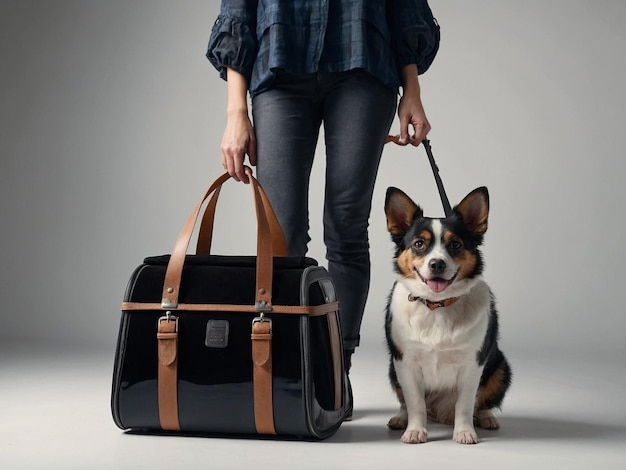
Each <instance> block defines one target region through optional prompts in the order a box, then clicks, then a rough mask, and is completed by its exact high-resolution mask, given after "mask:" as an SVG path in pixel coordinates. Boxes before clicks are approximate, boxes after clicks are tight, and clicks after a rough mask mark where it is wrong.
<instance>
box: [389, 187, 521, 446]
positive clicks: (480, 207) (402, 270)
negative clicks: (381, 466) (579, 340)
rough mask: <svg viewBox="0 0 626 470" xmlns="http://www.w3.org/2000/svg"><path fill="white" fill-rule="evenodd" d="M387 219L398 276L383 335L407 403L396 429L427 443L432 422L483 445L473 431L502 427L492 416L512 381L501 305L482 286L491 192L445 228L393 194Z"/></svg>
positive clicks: (471, 197)
mask: <svg viewBox="0 0 626 470" xmlns="http://www.w3.org/2000/svg"><path fill="white" fill-rule="evenodd" d="M385 213H386V215H387V228H388V230H389V233H390V234H391V238H392V240H393V242H394V243H395V245H396V252H395V257H394V262H395V270H396V272H397V275H398V277H397V280H396V282H395V284H394V286H393V289H392V291H391V293H390V295H389V300H388V304H387V311H386V318H385V333H386V338H387V345H388V348H389V353H390V357H391V364H390V368H389V378H390V380H391V383H392V386H393V387H394V389H395V391H396V394H397V396H398V399H399V401H400V412H399V413H398V414H397V415H396V416H394V417H393V418H391V419H390V420H389V423H388V426H389V428H391V429H401V430H404V434H403V435H402V441H403V442H406V443H420V442H426V440H427V431H426V422H427V419H430V420H432V421H436V422H439V423H446V424H454V432H453V438H454V440H455V441H456V442H459V443H462V444H475V443H477V442H478V436H477V434H476V430H475V429H474V426H475V425H477V426H479V427H481V428H484V429H498V428H499V427H500V425H499V423H498V421H497V420H496V418H495V417H494V415H493V414H492V409H493V408H499V407H500V406H501V404H502V400H503V398H504V395H505V393H506V391H507V389H508V388H509V385H510V383H511V378H512V375H511V369H510V367H509V364H508V362H507V360H506V358H505V357H504V355H503V354H502V352H501V351H500V349H499V348H498V314H497V311H496V307H495V302H494V298H493V295H492V293H491V291H490V289H489V286H488V285H487V283H486V282H485V281H484V280H483V278H482V277H481V273H482V271H483V260H482V256H481V253H480V251H479V246H480V245H481V244H482V241H483V236H484V234H485V232H486V231H487V218H488V215H489V193H488V192H487V188H484V187H482V188H478V189H476V190H474V191H472V192H471V193H470V194H468V195H467V196H466V197H465V198H464V199H463V200H462V201H461V203H460V204H458V205H457V206H456V207H454V209H453V211H452V214H451V215H449V216H448V217H446V218H441V219H437V218H428V217H424V215H423V212H422V209H421V208H420V207H419V206H417V205H416V204H415V203H414V202H413V201H412V200H411V199H410V198H409V196H407V195H406V194H405V193H404V192H402V191H401V190H399V189H397V188H389V189H388V190H387V196H386V199H385Z"/></svg>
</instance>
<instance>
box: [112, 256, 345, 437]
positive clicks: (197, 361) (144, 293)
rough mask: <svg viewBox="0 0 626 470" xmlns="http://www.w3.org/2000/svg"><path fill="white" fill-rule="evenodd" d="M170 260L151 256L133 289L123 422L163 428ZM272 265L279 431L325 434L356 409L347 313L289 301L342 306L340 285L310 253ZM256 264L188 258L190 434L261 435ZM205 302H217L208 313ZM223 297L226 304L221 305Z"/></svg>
mask: <svg viewBox="0 0 626 470" xmlns="http://www.w3.org/2000/svg"><path fill="white" fill-rule="evenodd" d="M172 256H173V255H172ZM169 262H170V256H169V255H165V256H159V257H151V258H146V259H145V260H144V262H143V263H142V264H141V265H140V266H139V267H137V268H136V270H135V272H134V273H133V274H132V276H131V279H130V281H129V283H128V287H127V290H126V294H125V296H124V303H123V307H122V316H121V322H120V329H119V338H118V345H117V350H116V357H115V364H114V373H113V386H112V396H111V408H112V414H113V419H114V421H115V423H116V424H117V426H119V427H120V428H122V429H133V430H139V431H141V430H147V431H161V430H163V429H164V428H163V427H162V424H161V422H160V418H159V375H158V368H159V353H158V347H159V346H158V339H157V327H158V325H159V322H160V319H162V318H163V315H164V309H163V308H161V302H162V292H163V286H164V283H165V278H166V271H167V269H168V264H169ZM272 265H273V269H272V273H273V279H272V283H271V285H272V303H273V305H274V306H281V307H279V308H281V309H282V310H280V313H279V312H277V311H275V310H277V308H275V309H274V310H272V309H270V310H269V311H266V312H264V313H263V315H262V316H263V318H264V320H265V321H267V320H269V321H271V330H272V352H271V356H272V358H271V360H272V367H273V370H272V381H271V390H272V397H271V402H272V404H273V424H274V428H275V434H276V435H278V436H294V437H299V438H308V439H323V438H326V437H329V436H330V435H332V434H334V433H335V432H336V430H337V429H338V428H339V426H340V425H341V423H342V421H343V419H344V415H345V412H346V410H347V408H348V404H347V403H346V399H347V397H346V392H345V383H344V371H343V367H341V372H340V373H339V374H338V369H337V354H338V353H339V354H341V349H339V351H337V345H339V348H341V345H340V338H337V336H338V332H339V331H340V329H339V324H338V312H337V311H336V309H335V311H328V309H326V310H325V311H324V312H323V313H321V314H320V313H316V314H307V313H290V312H288V313H285V309H288V308H289V306H312V307H315V306H328V305H329V304H333V303H334V302H335V301H336V298H335V291H334V287H333V283H332V280H331V278H330V276H329V275H328V272H327V271H326V269H325V268H323V267H320V266H318V265H317V262H316V261H315V260H313V259H311V258H295V257H273V260H272ZM256 267H257V257H255V256H216V255H208V254H206V255H203V254H200V255H186V256H185V259H184V265H183V268H182V276H181V280H180V289H179V290H180V292H179V294H178V301H179V306H178V308H177V309H176V310H175V314H176V318H177V320H176V321H177V334H178V339H177V341H178V343H177V344H178V346H177V366H176V369H177V385H176V389H177V414H178V421H179V424H180V429H179V430H180V431H181V432H190V433H198V432H201V433H215V434H219V435H257V434H259V431H258V428H257V427H256V426H255V414H254V394H255V391H254V380H255V379H254V373H253V361H252V342H251V325H252V324H253V321H255V319H258V318H259V313H258V312H256V311H255V310H254V308H249V307H248V306H254V305H255V282H256V277H257V271H256ZM137 305H139V306H141V308H139V309H137V308H136V306H137ZM206 305H209V306H215V307H214V308H211V310H210V311H205V310H203V307H202V306H206ZM222 305H223V306H226V307H227V308H226V307H225V308H224V309H223V310H220V306H222ZM334 305H336V304H334ZM125 306H126V307H127V308H125ZM129 306H130V307H129ZM237 306H242V307H241V309H238V307H237ZM341 366H343V361H342V360H341Z"/></svg>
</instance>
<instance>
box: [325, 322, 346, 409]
mask: <svg viewBox="0 0 626 470" xmlns="http://www.w3.org/2000/svg"><path fill="white" fill-rule="evenodd" d="M327 318H328V335H329V337H330V354H331V357H332V360H333V382H334V384H335V410H338V409H339V408H341V405H342V404H343V403H342V400H341V398H342V396H343V374H342V370H343V367H342V364H343V358H342V356H341V354H342V350H341V335H340V334H339V321H338V319H337V311H334V312H331V313H329V314H328V317H327Z"/></svg>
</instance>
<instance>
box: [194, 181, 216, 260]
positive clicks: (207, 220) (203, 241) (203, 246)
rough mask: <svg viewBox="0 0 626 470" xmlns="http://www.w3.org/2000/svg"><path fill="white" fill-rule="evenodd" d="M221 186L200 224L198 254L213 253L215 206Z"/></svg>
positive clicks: (197, 244) (210, 200) (207, 207)
mask: <svg viewBox="0 0 626 470" xmlns="http://www.w3.org/2000/svg"><path fill="white" fill-rule="evenodd" d="M221 189H222V187H221V186H220V187H219V188H217V189H216V190H215V192H214V193H213V196H212V197H211V199H209V203H208V204H207V206H206V209H204V215H203V216H202V222H201V223H200V232H199V233H198V242H197V243H196V254H203V253H206V254H209V253H211V242H212V240H213V223H214V221H215V206H217V199H218V198H219V197H220V190H221Z"/></svg>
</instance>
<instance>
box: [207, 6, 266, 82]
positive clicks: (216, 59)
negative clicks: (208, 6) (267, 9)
mask: <svg viewBox="0 0 626 470" xmlns="http://www.w3.org/2000/svg"><path fill="white" fill-rule="evenodd" d="M257 50H258V45H257V39H256V2H254V1H245V0H244V1H231V2H222V9H221V11H220V14H219V16H218V17H217V20H216V21H215V24H214V25H213V28H212V30H211V36H210V38H209V45H208V48H207V53H206V56H207V59H209V62H211V64H213V66H214V67H215V68H216V69H217V70H218V71H219V73H220V77H221V78H222V79H224V80H225V79H226V68H227V67H229V68H232V69H234V70H236V71H237V72H239V73H241V74H242V75H243V76H244V77H246V79H247V80H248V83H249V82H250V77H251V75H252V69H253V67H254V62H255V60H256V55H257Z"/></svg>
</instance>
